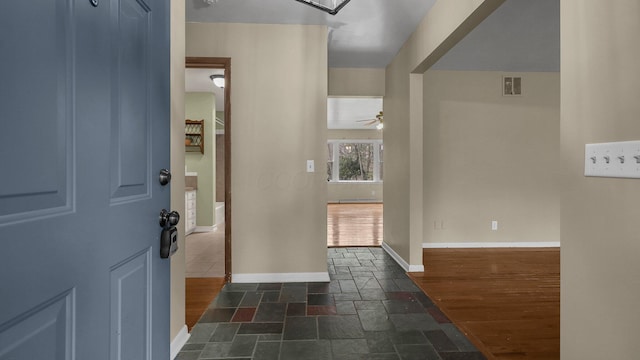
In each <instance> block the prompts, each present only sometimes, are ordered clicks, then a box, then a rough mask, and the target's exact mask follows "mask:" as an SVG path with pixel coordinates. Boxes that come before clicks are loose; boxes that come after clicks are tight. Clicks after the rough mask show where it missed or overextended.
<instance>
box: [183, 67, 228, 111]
mask: <svg viewBox="0 0 640 360" xmlns="http://www.w3.org/2000/svg"><path fill="white" fill-rule="evenodd" d="M214 74H217V75H223V74H224V70H223V69H191V68H189V69H185V71H184V83H185V91H186V92H210V93H214V94H215V95H216V111H224V90H223V89H221V88H219V87H217V86H215V85H213V81H211V78H210V77H209V76H211V75H214Z"/></svg>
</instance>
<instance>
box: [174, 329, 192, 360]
mask: <svg viewBox="0 0 640 360" xmlns="http://www.w3.org/2000/svg"><path fill="white" fill-rule="evenodd" d="M189 337H191V335H189V329H188V328H187V325H185V326H183V327H182V329H180V332H178V335H176V337H175V338H174V339H173V341H172V342H171V357H170V358H169V360H173V359H175V358H176V357H177V356H178V353H179V352H180V350H181V349H182V347H183V346H184V344H186V343H187V340H189Z"/></svg>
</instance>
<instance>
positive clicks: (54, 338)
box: [0, 292, 74, 360]
mask: <svg viewBox="0 0 640 360" xmlns="http://www.w3.org/2000/svg"><path fill="white" fill-rule="evenodd" d="M73 295H74V294H73V292H67V293H64V294H62V295H60V296H57V297H56V298H54V299H52V300H50V301H48V302H46V303H44V304H42V306H40V307H39V308H37V309H34V310H33V311H31V312H29V313H27V314H25V315H23V316H21V317H20V318H19V319H16V320H15V324H12V326H11V327H10V328H9V329H8V330H6V331H4V332H3V334H2V336H1V337H0V349H3V350H0V359H50V358H53V359H61V360H71V359H73V357H72V345H73V344H72V334H73V312H72V311H73V305H74V296H73ZM52 355H53V356H52Z"/></svg>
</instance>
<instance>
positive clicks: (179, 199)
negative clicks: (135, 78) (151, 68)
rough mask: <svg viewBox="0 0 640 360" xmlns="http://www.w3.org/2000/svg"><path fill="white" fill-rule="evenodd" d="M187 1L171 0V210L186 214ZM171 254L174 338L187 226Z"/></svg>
mask: <svg viewBox="0 0 640 360" xmlns="http://www.w3.org/2000/svg"><path fill="white" fill-rule="evenodd" d="M184 16H185V4H184V0H171V172H172V174H173V175H174V176H173V177H172V179H171V209H172V210H176V211H178V212H179V213H180V214H184V176H180V175H181V174H182V173H183V172H184V51H185V50H184ZM177 229H178V252H177V253H175V254H174V255H173V256H172V257H171V316H170V317H171V331H170V334H171V340H173V339H174V338H175V337H176V335H178V333H179V332H180V330H182V329H183V327H184V326H185V311H184V309H185V299H184V283H185V280H184V271H185V255H184V226H178V227H177Z"/></svg>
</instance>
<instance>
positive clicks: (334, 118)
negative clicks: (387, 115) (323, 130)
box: [327, 97, 382, 130]
mask: <svg viewBox="0 0 640 360" xmlns="http://www.w3.org/2000/svg"><path fill="white" fill-rule="evenodd" d="M380 111H382V98H381V97H330V98H328V99H327V128H328V129H330V130H334V129H343V130H349V129H351V130H353V129H357V130H375V129H376V127H375V125H367V122H369V121H371V120H374V119H375V118H376V115H378V114H379V113H380Z"/></svg>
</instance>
